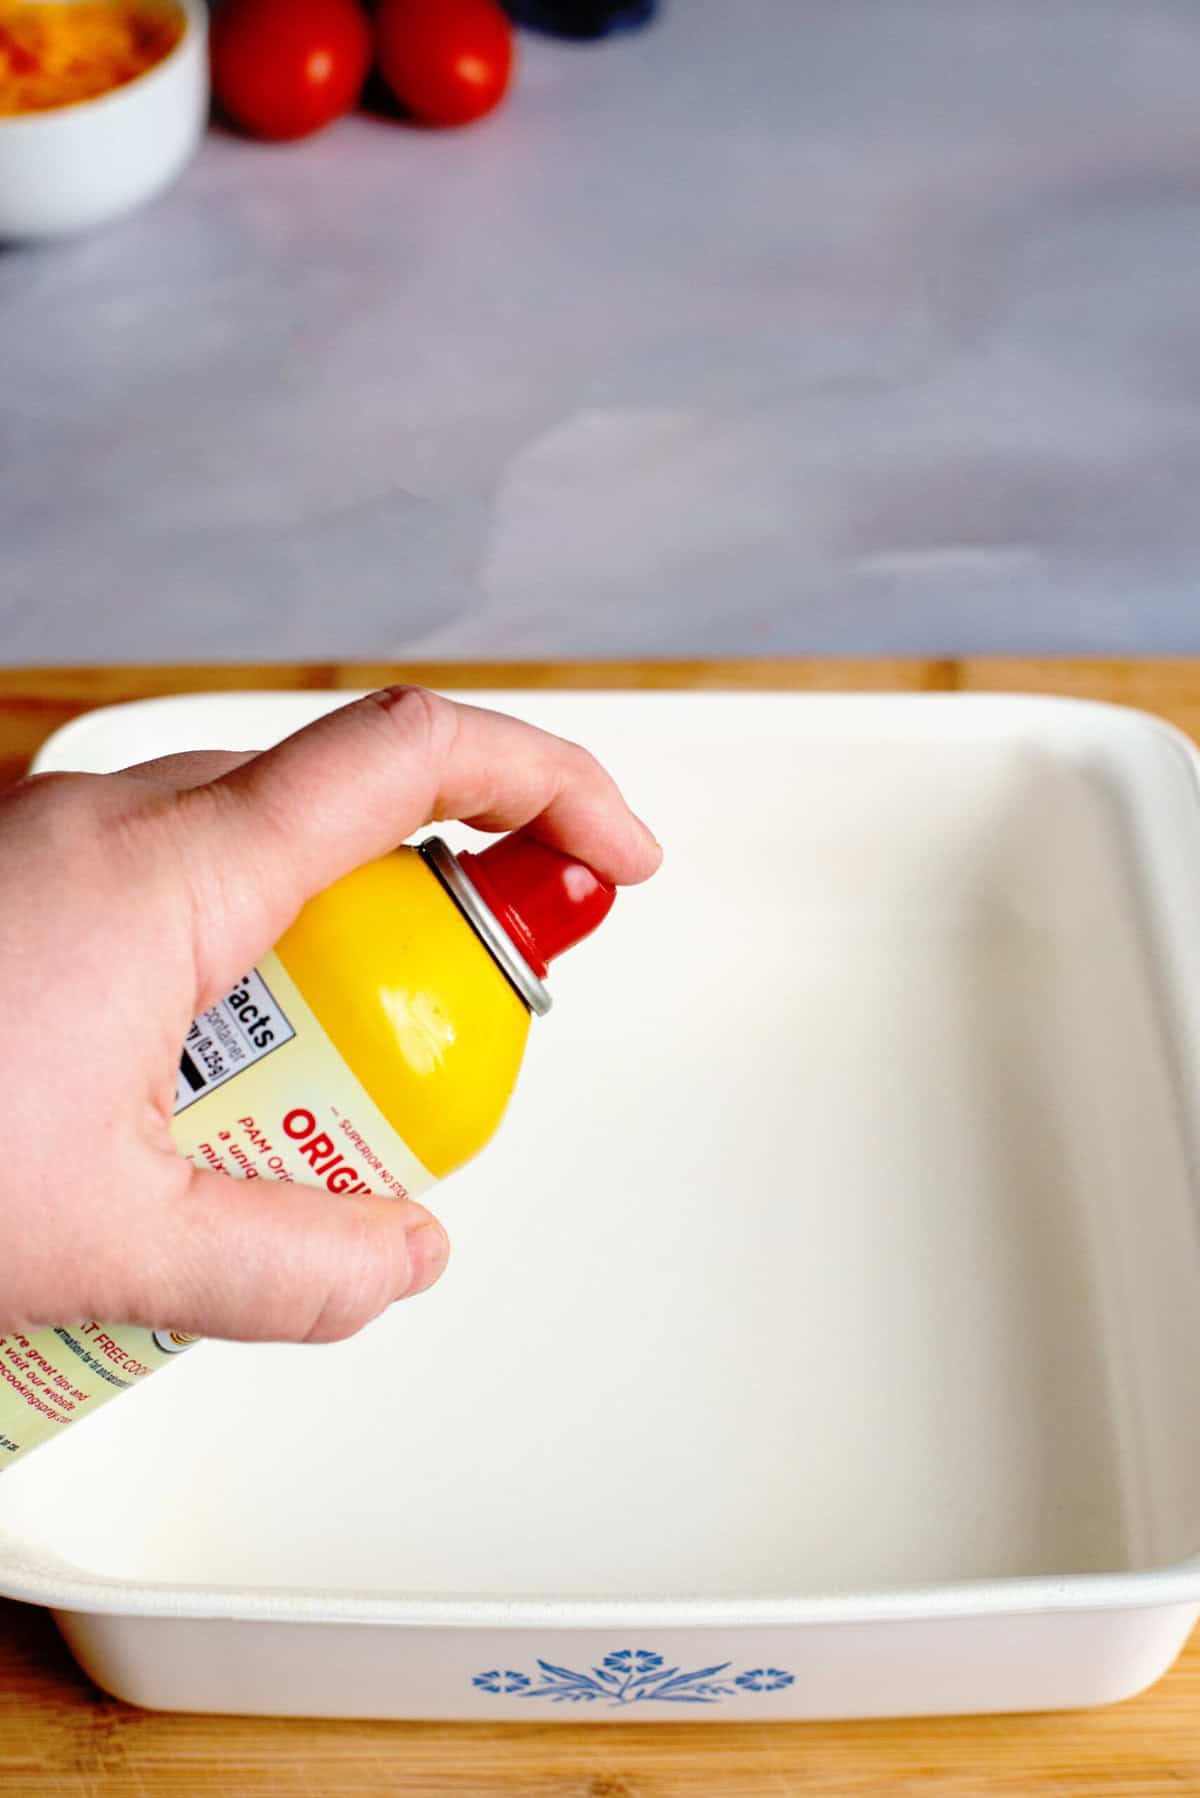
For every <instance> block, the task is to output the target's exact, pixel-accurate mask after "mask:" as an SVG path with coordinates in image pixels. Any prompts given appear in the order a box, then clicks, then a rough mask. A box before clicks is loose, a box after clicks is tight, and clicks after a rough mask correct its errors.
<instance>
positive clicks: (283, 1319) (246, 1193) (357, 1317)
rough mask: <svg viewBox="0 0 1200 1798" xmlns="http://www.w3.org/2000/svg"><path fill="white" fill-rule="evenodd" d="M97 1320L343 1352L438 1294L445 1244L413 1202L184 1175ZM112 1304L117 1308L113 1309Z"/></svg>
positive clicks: (428, 1215)
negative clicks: (339, 1344)
mask: <svg viewBox="0 0 1200 1798" xmlns="http://www.w3.org/2000/svg"><path fill="white" fill-rule="evenodd" d="M188 1173H189V1176H190V1177H189V1178H188V1180H187V1181H186V1183H184V1184H183V1186H182V1188H181V1190H180V1192H179V1194H178V1196H177V1197H176V1198H175V1199H173V1201H172V1202H170V1203H168V1204H162V1203H161V1202H160V1203H159V1204H157V1205H156V1207H155V1212H154V1221H153V1226H152V1230H148V1231H147V1238H149V1239H144V1240H143V1244H142V1248H141V1250H140V1252H139V1254H138V1256H137V1257H136V1258H134V1257H129V1258H128V1259H127V1261H126V1263H125V1265H122V1266H121V1267H120V1268H119V1269H114V1270H113V1272H114V1276H115V1279H114V1284H115V1285H116V1286H117V1287H118V1290H116V1291H112V1290H111V1287H110V1291H109V1293H108V1294H107V1295H106V1298H107V1308H105V1307H104V1306H101V1307H100V1309H99V1310H98V1311H97V1315H103V1316H107V1317H112V1318H113V1320H114V1321H117V1320H120V1321H122V1322H126V1323H129V1322H136V1323H141V1324H145V1325H147V1326H148V1327H150V1328H152V1329H172V1330H179V1331H183V1332H186V1333H187V1334H189V1335H196V1336H211V1337H225V1338H229V1339H231V1340H234V1341H241V1342H336V1341H338V1340H340V1339H341V1338H342V1337H345V1336H352V1335H354V1333H355V1332H356V1331H357V1330H360V1329H361V1328H362V1327H363V1325H364V1324H367V1323H370V1321H371V1319H372V1318H374V1317H377V1316H378V1315H379V1313H380V1312H381V1311H385V1310H386V1309H387V1307H388V1306H389V1305H390V1304H392V1303H393V1302H394V1301H395V1300H396V1299H401V1298H410V1297H412V1296H414V1295H415V1294H416V1293H418V1292H424V1291H425V1290H426V1288H427V1287H429V1286H432V1285H433V1283H434V1281H435V1280H436V1279H437V1278H438V1276H439V1274H440V1273H441V1272H442V1270H443V1268H444V1267H445V1265H446V1261H447V1259H448V1257H449V1252H450V1248H449V1243H448V1242H447V1239H446V1234H445V1231H444V1230H443V1229H442V1227H441V1225H440V1224H439V1223H438V1221H437V1219H436V1218H435V1217H434V1216H433V1215H432V1213H430V1212H428V1211H426V1209H425V1207H424V1206H423V1205H418V1204H415V1203H414V1202H413V1201H412V1200H411V1199H401V1200H398V1199H382V1198H376V1197H374V1196H373V1195H371V1194H358V1195H355V1196H353V1197H338V1198H335V1197H334V1196H333V1195H332V1194H330V1193H326V1192H319V1191H317V1190H316V1189H314V1188H309V1187H304V1186H292V1185H283V1184H279V1183H277V1182H275V1181H268V1180H261V1181H260V1180H251V1181H246V1180H233V1179H230V1178H229V1176H228V1175H225V1174H216V1173H210V1172H207V1171H204V1172H202V1171H200V1170H199V1169H188ZM114 1300H115V1301H116V1308H115V1309H114V1303H113V1301H114Z"/></svg>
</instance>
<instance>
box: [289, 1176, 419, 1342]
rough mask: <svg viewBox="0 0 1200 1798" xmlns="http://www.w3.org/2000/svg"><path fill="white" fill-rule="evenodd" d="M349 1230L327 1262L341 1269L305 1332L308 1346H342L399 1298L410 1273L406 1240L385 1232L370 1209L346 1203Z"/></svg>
mask: <svg viewBox="0 0 1200 1798" xmlns="http://www.w3.org/2000/svg"><path fill="white" fill-rule="evenodd" d="M347 1210H349V1211H350V1218H349V1220H348V1227H346V1224H345V1223H344V1224H343V1228H342V1230H341V1232H340V1240H339V1242H338V1244H337V1253H336V1256H335V1255H333V1254H331V1255H330V1256H329V1258H328V1261H327V1262H326V1265H327V1266H329V1267H336V1269H337V1277H336V1280H335V1281H334V1283H333V1284H332V1285H331V1286H329V1287H328V1288H327V1290H326V1291H325V1293H324V1294H323V1296H322V1298H321V1300H320V1303H319V1305H318V1308H317V1311H316V1313H315V1315H314V1317H313V1319H312V1321H311V1323H310V1324H309V1327H308V1329H307V1331H306V1332H305V1337H304V1340H305V1341H306V1342H341V1341H344V1340H345V1338H346V1337H348V1336H354V1335H356V1334H357V1333H358V1331H359V1330H361V1329H363V1328H364V1326H365V1325H367V1324H369V1323H370V1322H371V1321H372V1320H373V1319H374V1318H376V1317H378V1316H379V1315H380V1313H381V1312H383V1311H386V1310H387V1308H388V1306H389V1305H390V1304H392V1303H393V1301H394V1300H395V1299H397V1298H398V1297H399V1296H400V1293H401V1292H402V1291H403V1290H404V1286H405V1283H406V1278H407V1271H408V1255H407V1250H405V1249H403V1248H401V1249H400V1251H399V1254H398V1253H397V1244H398V1243H400V1244H402V1243H403V1236H402V1235H399V1234H398V1233H394V1232H392V1231H390V1230H384V1229H381V1228H380V1220H379V1219H378V1218H377V1217H376V1216H375V1215H374V1213H373V1210H372V1209H371V1208H369V1207H364V1208H361V1209H360V1208H358V1207H356V1206H354V1205H353V1201H350V1202H348V1203H347Z"/></svg>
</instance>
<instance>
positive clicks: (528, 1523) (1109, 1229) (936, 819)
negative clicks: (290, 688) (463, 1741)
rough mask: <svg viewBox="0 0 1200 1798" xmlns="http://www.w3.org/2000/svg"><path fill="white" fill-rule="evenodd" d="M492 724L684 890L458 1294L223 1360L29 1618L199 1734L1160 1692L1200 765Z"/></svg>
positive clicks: (510, 1135)
mask: <svg viewBox="0 0 1200 1798" xmlns="http://www.w3.org/2000/svg"><path fill="white" fill-rule="evenodd" d="M345 697H346V696H345V695H335V694H328V695H315V694H304V695H295V694H288V695H278V694H271V695H255V694H242V695H213V696H200V697H192V698H186V699H177V700H174V699H173V700H163V701H154V702H150V703H146V704H141V705H135V706H129V707H125V708H118V709H113V710H110V711H107V712H97V713H93V714H91V715H90V716H88V717H86V718H83V719H81V720H80V721H78V722H77V723H75V724H72V725H71V726H69V727H68V728H67V729H65V730H64V731H62V732H60V733H59V735H58V736H57V737H56V738H54V739H53V740H52V741H51V742H50V743H49V744H48V745H47V747H46V748H45V749H44V751H43V752H42V754H41V756H40V758H39V763H38V765H39V767H41V768H43V769H49V768H82V769H93V770H102V769H107V768H114V767H118V766H121V765H123V764H127V763H130V762H134V761H138V760H141V759H143V758H145V757H147V756H150V755H154V754H156V753H161V752H167V751H172V750H180V749H186V748H201V747H216V746H224V747H234V748H238V747H250V748H252V747H258V746H263V745H265V744H267V743H269V742H270V741H272V740H273V739H275V738H278V737H279V736H281V735H283V734H285V733H287V732H288V731H289V730H291V729H293V728H295V727H296V726H298V725H299V724H301V723H302V722H304V721H306V720H307V719H309V718H311V717H313V716H315V715H316V714H318V713H319V712H321V711H322V710H325V709H327V708H329V707H331V706H333V705H335V704H337V703H340V701H341V700H342V699H344V698H345ZM472 697H473V698H475V699H476V700H480V699H482V701H483V702H484V703H492V704H496V705H499V706H501V707H503V708H505V709H508V710H510V711H513V712H516V713H518V714H520V715H523V716H525V717H527V718H530V719H532V720H533V721H535V722H536V723H539V724H542V725H545V726H547V727H549V728H551V729H553V730H558V731H562V732H565V733H567V734H569V735H571V736H574V737H577V738H579V739H582V740H583V741H585V742H587V743H588V744H589V745H590V746H591V747H593V748H594V749H595V750H596V751H597V753H598V754H599V755H600V756H601V757H603V758H604V759H605V760H606V761H607V762H608V763H609V764H610V765H611V766H612V768H613V769H614V771H615V772H616V774H617V775H618V777H619V778H620V779H621V780H622V782H623V783H624V785H625V786H626V788H627V790H628V792H629V794H630V796H631V798H632V799H633V800H634V802H635V803H636V804H637V805H638V806H639V808H640V809H641V810H642V811H643V812H644V813H645V814H646V815H647V816H648V817H650V818H651V819H652V820H653V821H654V823H655V825H656V826H657V827H658V829H659V830H660V832H661V834H662V836H663V840H664V843H665V846H666V850H667V859H666V863H665V867H664V870H663V872H662V874H661V875H660V877H659V878H658V879H657V880H655V881H654V882H652V883H651V884H650V885H649V886H648V887H646V888H644V889H640V890H638V891H637V892H633V893H628V894H625V895H623V896H622V897H621V899H620V900H619V902H618V905H617V907H616V909H615V911H614V913H613V916H612V918H611V919H610V920H609V922H608V924H607V925H606V926H605V928H604V930H603V931H602V932H600V934H599V935H598V936H597V937H596V938H595V939H594V941H593V942H592V943H591V944H589V945H588V946H587V947H586V949H584V950H581V951H580V952H579V953H578V954H577V955H576V956H573V957H571V958H569V959H568V961H567V962H566V963H565V964H564V965H563V966H562V967H561V971H557V970H556V979H555V988H556V997H557V1004H556V1007H555V1010H554V1012H553V1014H552V1015H551V1017H550V1018H548V1019H545V1020H541V1021H539V1022H538V1023H537V1024H536V1025H535V1028H534V1030H533V1033H532V1035H533V1041H532V1044H531V1049H530V1054H529V1058H528V1062H527V1066H526V1070H525V1073H524V1075H523V1077H522V1081H521V1088H520V1090H519V1092H518V1095H517V1100H516V1102H515V1104H514V1107H513V1110H512V1112H511V1115H510V1118H509V1120H508V1123H507V1125H506V1127H505V1128H504V1130H503V1131H502V1133H501V1135H500V1137H499V1138H498V1140H497V1141H496V1142H495V1143H494V1144H493V1146H492V1148H491V1149H490V1151H489V1152H488V1153H487V1154H485V1155H484V1156H483V1157H482V1159H481V1160H480V1161H479V1162H478V1163H477V1164H475V1165H474V1166H472V1167H471V1168H470V1169H468V1170H467V1171H466V1172H464V1173H463V1174H461V1175H460V1176H458V1177H456V1178H455V1179H454V1180H453V1181H451V1182H449V1183H448V1184H447V1185H446V1186H445V1187H444V1188H442V1190H441V1192H440V1194H439V1195H437V1200H438V1204H439V1208H440V1210H441V1212H442V1214H443V1216H444V1217H445V1218H446V1220H447V1222H448V1224H449V1227H450V1230H451V1234H452V1236H453V1238H454V1241H455V1254H454V1257H453V1259H452V1263H451V1267H450V1270H449V1273H448V1274H447V1276H446V1279H445V1281H444V1282H443V1284H442V1286H441V1287H439V1288H438V1289H437V1290H436V1291H435V1292H434V1293H432V1294H430V1295H428V1296H427V1297H425V1298H422V1299H421V1300H419V1301H416V1302H414V1303H412V1304H409V1305H406V1306H401V1307H398V1308H397V1309H396V1310H395V1311H394V1312H393V1313H392V1314H391V1315H390V1316H388V1317H386V1318H384V1319H382V1320H380V1321H379V1322H378V1323H377V1324H376V1325H374V1326H373V1327H372V1328H370V1329H369V1330H368V1331H366V1332H365V1333H364V1334H363V1335H362V1336H360V1337H359V1338H358V1339H357V1340H355V1341H353V1342H348V1343H345V1344H340V1345H337V1346H334V1347H331V1348H290V1347H278V1346H269V1345H268V1346H263V1347H253V1348H245V1347H238V1346H235V1345H230V1344H220V1343H213V1344H207V1345H204V1346H202V1347H200V1348H198V1349H196V1350H195V1351H194V1352H193V1353H192V1354H190V1355H187V1356H184V1357H182V1358H181V1360H180V1363H179V1365H178V1366H176V1367H172V1368H171V1369H169V1370H167V1371H164V1373H163V1374H162V1376H161V1377H160V1378H159V1379H156V1380H153V1381H151V1382H149V1384H148V1385H147V1386H146V1387H145V1389H144V1390H140V1391H138V1392H137V1393H135V1394H133V1395H130V1396H129V1397H127V1398H126V1399H125V1400H124V1401H123V1402H120V1403H118V1404H115V1405H112V1406H110V1407H108V1408H107V1409H105V1410H104V1411H103V1412H101V1413H99V1414H98V1415H97V1416H96V1417H95V1418H94V1419H90V1420H88V1421H87V1422H84V1423H81V1424H79V1425H78V1426H77V1427H76V1428H75V1430H73V1431H70V1432H68V1433H67V1434H66V1435H65V1436H64V1437H63V1438H62V1439H61V1440H60V1441H58V1442H55V1443H52V1444H50V1445H48V1446H47V1447H45V1448H44V1449H42V1450H41V1451H40V1452H39V1453H37V1454H35V1455H32V1456H31V1457H30V1458H29V1459H28V1460H27V1461H25V1462H23V1463H21V1464H20V1465H19V1466H17V1467H14V1468H13V1469H11V1470H10V1471H9V1472H8V1473H7V1474H6V1476H5V1477H4V1478H3V1480H2V1481H0V1590H2V1591H3V1592H6V1593H8V1594H10V1595H12V1596H14V1597H17V1598H21V1599H25V1600H28V1601H30V1602H34V1603H38V1604H42V1605H46V1606H49V1607H50V1608H51V1609H52V1611H53V1612H54V1613H55V1615H56V1617H57V1619H58V1621H59V1624H60V1625H61V1627H62V1630H63V1632H64V1634H65V1636H66V1639H67V1641H68V1643H69V1644H70V1646H71V1648H72V1650H73V1651H74V1653H75V1654H76V1656H77V1657H78V1659H79V1660H80V1662H81V1663H82V1665H83V1666H84V1667H85V1668H86V1669H87V1671H88V1672H89V1673H90V1674H91V1675H92V1677H93V1678H94V1679H95V1680H96V1681H98V1683H99V1684H100V1685H101V1686H103V1687H105V1688H106V1689H107V1690H109V1691H111V1692H113V1693H115V1694H117V1695H118V1696H120V1697H123V1698H126V1699H129V1700H130V1701H132V1702H134V1703H137V1704H141V1705H148V1706H155V1707H163V1708H173V1709H181V1710H208V1711H225V1712H251V1713H256V1712H258V1713H272V1712H274V1713H299V1714H310V1715H314V1716H315V1715H321V1716H364V1717H365V1716H371V1717H426V1718H486V1719H498V1718H508V1719H512V1720H514V1721H517V1722H520V1721H530V1720H533V1719H540V1718H561V1717H567V1716H575V1717H577V1716H579V1715H581V1714H583V1715H586V1716H587V1717H589V1718H596V1719H606V1718H645V1719H655V1718H657V1719H662V1718H667V1717H671V1718H695V1719H704V1718H713V1717H726V1718H743V1719H761V1720H764V1721H767V1720H771V1719H779V1718H796V1717H835V1716H867V1715H888V1714H905V1713H907V1714H913V1713H929V1712H950V1711H967V1710H990V1711H997V1710H1015V1709H1029V1708H1036V1709H1050V1708H1059V1707H1072V1706H1081V1705H1091V1704H1096V1703H1101V1702H1105V1701H1108V1700H1113V1699H1118V1698H1121V1697H1123V1696H1125V1695H1127V1694H1129V1693H1131V1692H1133V1691H1135V1690H1136V1689H1138V1688H1140V1687H1142V1686H1144V1685H1146V1684H1147V1683H1148V1682H1150V1681H1152V1680H1153V1679H1155V1678H1156V1677H1157V1676H1158V1675H1159V1674H1160V1673H1161V1672H1162V1671H1163V1670H1164V1669H1165V1668H1166V1667H1167V1666H1168V1665H1169V1664H1170V1662H1171V1661H1172V1659H1173V1658H1174V1656H1175V1655H1176V1653H1177V1652H1178V1650H1179V1648H1180V1646H1181V1644H1182V1643H1183V1641H1184V1639H1185V1637H1186V1636H1187V1634H1188V1632H1189V1630H1190V1629H1191V1627H1192V1625H1193V1623H1194V1622H1195V1620H1196V1617H1197V1614H1198V1612H1200V1561H1197V1559H1196V1551H1197V1549H1198V1548H1200V1186H1198V1173H1197V1170H1198V1165H1200V1162H1198V1155H1200V1141H1198V1137H1200V1131H1198V1112H1200V803H1198V801H1200V791H1198V786H1197V776H1196V760H1195V757H1194V755H1193V752H1192V750H1191V748H1190V746H1189V745H1188V744H1187V742H1186V741H1185V740H1184V739H1183V738H1182V737H1180V736H1178V735H1177V734H1175V733H1174V732H1172V731H1171V730H1170V729H1168V728H1167V727H1166V726H1164V725H1162V724H1160V723H1158V722H1156V721H1154V720H1151V719H1149V718H1146V717H1143V716H1141V715H1139V714H1136V713H1131V712H1125V711H1121V710H1118V709H1113V708H1109V707H1103V706H1097V705H1090V704H1080V703H1074V702H1066V701H1057V700H1045V699H1026V698H1005V697H990V696H989V697H976V696H965V697H964V696H945V697H943V696H914V697H907V696H905V697H875V696H870V697H857V696H855V697H842V696H832V695H826V696H815V697H813V696H803V695H784V694H747V695H725V694H703V695H701V694H612V693H608V694H602V693H597V694H578V693H572V694H566V693H560V694H554V693H551V694H537V695H535V694H530V693H525V692H519V693H518V692H506V693H495V694H490V695H482V696H481V695H478V694H476V695H473V696H472ZM451 834H452V835H453V834H454V833H451ZM468 834H469V833H461V832H460V833H458V834H457V837H456V839H455V840H458V841H460V842H461V841H463V840H465V839H466V837H467V835H468ZM105 1051H106V1052H107V1053H113V1054H119V1053H120V1044H119V1043H116V1042H109V1043H107V1044H106V1045H105ZM80 1077H83V1076H82V1074H81V1075H80ZM234 1374H236V1378H235V1377H231V1376H233V1375H234Z"/></svg>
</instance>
